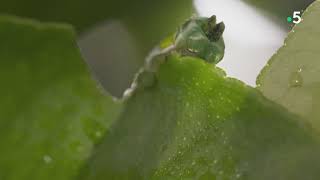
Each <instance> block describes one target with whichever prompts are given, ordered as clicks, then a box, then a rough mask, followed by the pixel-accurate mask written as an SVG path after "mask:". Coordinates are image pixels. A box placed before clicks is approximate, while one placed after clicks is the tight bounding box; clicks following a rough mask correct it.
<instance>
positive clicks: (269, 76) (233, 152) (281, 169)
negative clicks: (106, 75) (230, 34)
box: [0, 1, 320, 180]
mask: <svg viewBox="0 0 320 180" xmlns="http://www.w3.org/2000/svg"><path fill="white" fill-rule="evenodd" d="M319 9H320V2H319V1H316V2H314V4H313V5H312V6H311V7H310V8H309V9H308V10H307V11H306V13H305V14H304V16H303V18H304V21H303V22H301V24H299V25H297V26H296V27H295V28H294V30H293V31H295V32H293V33H291V34H289V37H288V40H287V43H286V44H285V45H284V47H283V48H281V49H280V50H279V52H278V54H276V55H275V56H274V57H273V60H271V62H270V63H269V65H268V66H267V67H266V68H265V70H264V71H263V72H262V75H261V76H260V78H259V80H258V82H259V88H258V89H255V88H252V87H249V86H247V85H245V84H243V83H242V82H240V81H238V80H236V79H232V78H228V77H226V75H225V73H224V71H223V70H221V69H219V68H217V67H215V65H213V64H209V63H207V62H206V60H207V59H205V58H204V59H200V58H199V54H192V55H193V56H189V54H188V55H186V54H185V53H183V52H184V51H181V50H178V51H170V52H167V53H165V54H163V55H162V56H157V57H156V58H154V57H152V58H151V62H152V63H151V64H152V65H154V64H155V65H157V66H155V68H151V70H150V69H147V68H146V67H144V68H142V70H141V71H140V73H139V74H138V75H137V77H136V81H135V83H134V86H133V88H132V91H131V93H129V95H128V96H127V98H126V99H122V100H114V99H113V98H112V97H111V96H110V95H109V94H107V93H105V92H103V90H102V89H101V88H99V86H97V82H96V81H95V80H93V78H92V77H91V75H90V73H89V71H88V68H87V67H86V64H85V63H84V61H83V60H82V58H81V55H80V52H79V49H78V48H77V45H76V43H75V33H74V31H73V29H72V28H71V27H70V26H68V25H59V24H42V23H39V22H35V21H31V20H27V19H20V18H17V17H10V16H0V82H1V88H0V100H1V102H0V135H1V136H0V147H1V148H0V179H5V180H7V179H8V180H15V179H17V180H18V179H19V180H20V179H34V180H37V179H39V180H43V179H48V180H50V179H59V180H60V179H61V180H72V179H83V180H84V179H88V180H89V179H90V180H91V179H119V180H121V179H201V180H206V179H210V180H212V179H317V178H318V177H320V172H319V171H318V169H319V168H320V159H319V158H318V157H319V156H318V153H319V148H320V142H319V137H318V131H317V130H314V129H316V128H317V126H316V125H314V124H317V119H318V117H319V116H318V114H317V112H316V109H317V107H318V104H317V101H311V105H309V104H307V105H306V106H305V107H300V106H299V107H298V108H291V107H292V106H291V104H292V102H291V101H292V99H300V102H301V101H302V102H306V103H309V102H310V101H304V98H306V97H308V95H309V92H312V93H311V95H312V98H315V100H317V97H318V96H319V91H318V90H317V89H318V81H319V77H318V76H317V74H318V73H319V70H318V68H317V64H318V62H317V61H316V59H317V58H319V57H320V55H319V53H318V52H317V49H316V48H317V47H319V43H320V41H319V37H318V36H317V35H318V33H319V29H320V26H319V25H318V24H316V22H317V18H319V16H320V15H319ZM206 35H207V34H206ZM306 35H310V36H306ZM219 37H220V36H219ZM309 38H310V40H308V39H309ZM175 41H176V39H171V41H170V42H169V44H170V43H175ZM218 42H219V41H218ZM220 43H221V41H220ZM297 43H299V44H298V45H297ZM164 44H165V43H164ZM220 45H222V44H220ZM297 48H299V50H304V51H303V52H301V51H299V50H298V49H297ZM303 48H306V49H303ZM219 53H221V52H220V51H219ZM222 53H223V51H222ZM295 53H297V54H295ZM201 55H203V54H202V53H200V57H201ZM219 55H221V54H219ZM222 55H223V54H222ZM286 58H290V59H295V58H296V59H295V61H289V62H288V61H287V60H286ZM218 59H219V58H218ZM219 60H220V59H219ZM302 60H304V61H302ZM215 62H216V61H215ZM284 65H286V66H285V67H289V70H287V69H286V68H285V67H283V66H284ZM288 65H289V66H288ZM299 68H301V69H302V72H300V69H299ZM295 71H297V72H295ZM275 72H276V74H274V73H275ZM292 72H295V73H296V74H294V75H293V80H292V81H290V80H289V81H288V78H289V79H290V78H291V77H289V75H291V74H292ZM287 75H288V76H287ZM300 76H302V77H300ZM279 77H281V78H279ZM301 79H303V82H302V81H301ZM288 82H289V85H290V88H289V91H291V90H293V91H298V93H297V94H298V95H295V96H294V98H292V97H291V96H293V95H291V93H287V91H288V88H287V87H288ZM301 83H302V84H301ZM274 85H277V86H276V87H279V88H275V87H274ZM283 87H286V88H283ZM279 89H280V90H283V89H284V90H283V91H279ZM260 90H261V91H262V93H263V94H264V95H266V97H269V98H270V99H271V100H274V101H276V102H279V103H280V104H281V105H283V106H285V107H287V108H288V109H289V111H291V112H289V111H288V110H287V109H286V108H284V107H282V106H281V105H278V104H276V103H275V102H273V101H271V100H269V99H267V98H266V97H264V96H263V94H262V93H261V92H260ZM271 90H272V93H270V91H271ZM279 92H280V93H279ZM283 94H285V95H287V96H288V97H286V98H275V97H283V96H282V95H283ZM294 102H295V101H294ZM294 107H295V106H294ZM301 108H306V109H307V110H309V111H311V112H313V113H311V115H308V114H307V115H306V114H304V113H301V112H302V111H299V110H300V109H301ZM308 120H310V121H311V122H312V123H311V125H310V123H309V121H308Z"/></svg>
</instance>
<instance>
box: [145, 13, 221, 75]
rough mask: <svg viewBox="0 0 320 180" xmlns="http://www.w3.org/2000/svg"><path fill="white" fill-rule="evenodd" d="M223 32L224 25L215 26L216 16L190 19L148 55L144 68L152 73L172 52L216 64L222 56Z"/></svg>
mask: <svg viewBox="0 0 320 180" xmlns="http://www.w3.org/2000/svg"><path fill="white" fill-rule="evenodd" d="M224 30H225V25H224V23H223V22H220V23H218V24H217V22H216V16H211V17H210V18H206V17H194V18H191V19H189V20H187V21H186V22H185V23H184V24H183V25H182V26H180V27H179V28H178V31H177V32H176V33H175V35H174V36H170V37H168V38H166V39H165V40H164V41H163V42H162V43H160V47H157V48H156V49H154V50H153V51H152V52H151V53H150V55H149V56H148V57H147V59H146V67H147V69H149V70H151V71H152V70H153V71H154V70H155V69H157V68H156V67H157V66H158V65H159V64H161V60H163V59H164V58H163V57H165V56H166V55H168V54H170V53H172V52H177V53H178V54H181V55H183V56H194V57H199V58H201V59H203V60H205V61H207V62H209V63H213V64H217V63H218V62H220V61H221V60H222V58H223V56H224V50H225V45H224V40H223V37H222V34H223V32H224Z"/></svg>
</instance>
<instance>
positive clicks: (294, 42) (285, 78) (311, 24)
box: [257, 1, 320, 130]
mask: <svg viewBox="0 0 320 180" xmlns="http://www.w3.org/2000/svg"><path fill="white" fill-rule="evenodd" d="M319 18H320V1H316V2H314V3H313V4H312V5H311V6H310V7H309V8H308V9H307V10H306V12H305V13H304V15H303V21H302V22H301V23H300V24H298V25H297V26H295V27H294V29H293V30H292V32H291V33H290V34H289V35H288V37H287V39H286V40H285V43H284V46H283V47H282V48H281V49H280V50H279V51H278V52H277V53H276V54H275V55H274V56H273V57H272V58H271V60H270V61H269V63H268V65H267V66H266V67H265V68H264V69H263V71H262V72H261V74H260V76H259V77H258V79H257V84H258V87H259V89H260V90H261V91H262V92H263V94H264V95H265V96H266V97H268V98H270V99H272V100H274V101H276V102H278V103H280V104H282V105H283V106H285V107H287V108H288V109H289V110H290V111H291V112H294V113H297V114H299V115H301V116H302V117H304V118H305V119H306V120H308V121H309V122H311V124H312V126H313V127H314V128H316V129H318V130H320V111H319V109H320V51H319V47H320V25H319Z"/></svg>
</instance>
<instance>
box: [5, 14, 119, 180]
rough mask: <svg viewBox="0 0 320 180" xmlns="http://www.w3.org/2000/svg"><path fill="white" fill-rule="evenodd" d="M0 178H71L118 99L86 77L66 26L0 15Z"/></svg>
mask: <svg viewBox="0 0 320 180" xmlns="http://www.w3.org/2000/svg"><path fill="white" fill-rule="evenodd" d="M0 82H1V85H0V179H1V180H23V179H33V180H44V179H46V180H50V179H52V180H57V179H59V180H66V179H72V178H73V177H74V176H75V175H76V174H77V173H78V170H79V167H80V166H81V165H82V164H83V161H84V160H86V158H87V157H88V156H89V154H90V152H91V149H92V147H93V145H94V144H95V143H97V142H98V141H99V139H100V138H101V137H102V136H104V134H105V131H106V129H107V128H108V127H109V125H110V123H111V122H112V120H113V119H115V118H116V116H117V114H118V112H119V110H120V104H119V103H115V102H114V101H113V100H112V99H111V98H110V97H109V96H107V95H104V94H103V93H102V91H101V89H99V88H98V87H97V83H96V81H95V80H93V79H92V78H91V75H90V73H89V72H88V70H87V67H86V64H85V63H84V61H83V60H82V58H81V56H80V53H79V51H78V48H77V46H76V43H75V35H74V32H73V30H72V28H70V27H69V26H66V25H55V24H39V23H38V22H33V21H30V20H24V19H23V20H22V19H18V18H13V17H4V16H1V17H0Z"/></svg>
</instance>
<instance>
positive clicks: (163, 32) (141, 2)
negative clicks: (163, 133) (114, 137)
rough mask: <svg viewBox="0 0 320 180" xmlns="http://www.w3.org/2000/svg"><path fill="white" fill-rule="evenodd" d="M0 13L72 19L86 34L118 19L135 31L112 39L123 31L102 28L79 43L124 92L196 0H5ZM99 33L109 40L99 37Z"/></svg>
mask: <svg viewBox="0 0 320 180" xmlns="http://www.w3.org/2000/svg"><path fill="white" fill-rule="evenodd" d="M0 13H4V14H10V15H17V16H21V17H30V18H34V19H38V20H41V21H49V22H65V23H69V24H72V25H73V26H74V27H75V28H76V30H77V32H81V36H85V37H86V35H87V34H92V33H96V32H95V30H96V28H93V27H99V26H103V25H104V24H109V23H110V22H114V21H117V22H120V23H121V24H122V25H123V27H124V31H126V32H129V36H131V37H130V38H128V39H127V40H126V39H124V38H123V37H120V38H118V40H114V39H115V37H117V36H119V35H122V34H121V33H120V34H118V33H117V32H114V33H108V34H103V33H102V34H99V36H100V38H98V39H96V40H93V43H92V41H81V43H80V47H81V48H82V49H83V53H84V55H85V56H84V57H85V58H86V59H87V62H88V63H89V65H90V66H91V67H92V69H93V72H94V73H95V74H96V77H97V78H98V80H99V81H100V82H101V83H102V85H103V87H104V88H105V89H107V90H108V92H110V93H111V94H112V95H114V96H117V97H120V96H121V95H122V93H123V91H124V90H125V89H126V88H127V87H128V86H129V85H130V82H131V81H132V78H133V75H134V73H135V72H137V70H138V68H139V67H140V66H141V65H142V64H143V60H144V58H145V57H146V56H147V53H148V52H149V51H150V50H151V49H152V48H153V46H154V45H155V44H157V43H158V42H159V41H160V40H161V39H162V38H163V37H166V36H167V35H168V34H170V33H172V32H174V31H175V28H176V27H177V26H178V24H180V23H181V22H183V21H184V20H185V19H186V18H188V17H190V16H191V15H192V13H193V3H192V0H174V1H172V0H152V1H150V0H136V1H132V0H104V1H101V0H54V1H49V0H28V1H25V0H2V1H1V6H0ZM109 32H110V31H109ZM120 32H122V31H120ZM81 36H80V37H81ZM124 37H126V36H124ZM101 39H103V40H106V42H108V43H107V44H105V43H101ZM81 40H83V38H81ZM94 41H95V42H94ZM115 41H122V43H120V44H125V46H126V47H127V46H131V45H132V47H129V49H134V50H135V51H134V52H133V53H128V54H127V53H124V52H122V53H118V51H114V49H112V48H110V46H112V45H114V46H115V48H117V49H121V46H117V45H118V44H119V43H117V42H115ZM132 42H133V43H132ZM126 43H127V44H126ZM97 46H100V47H99V48H96V47H97ZM101 49H102V50H101ZM125 50H126V49H124V51H125ZM110 56H111V57H110ZM110 64H111V65H110Z"/></svg>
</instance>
